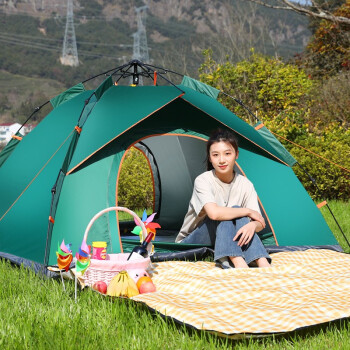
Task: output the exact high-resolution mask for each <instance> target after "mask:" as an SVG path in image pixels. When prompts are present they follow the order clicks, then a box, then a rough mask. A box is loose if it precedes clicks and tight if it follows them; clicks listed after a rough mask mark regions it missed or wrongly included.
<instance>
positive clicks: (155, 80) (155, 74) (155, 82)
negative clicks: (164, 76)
mask: <svg viewBox="0 0 350 350" xmlns="http://www.w3.org/2000/svg"><path fill="white" fill-rule="evenodd" d="M153 76H154V79H153V85H157V71H156V70H155V71H154V73H153Z"/></svg>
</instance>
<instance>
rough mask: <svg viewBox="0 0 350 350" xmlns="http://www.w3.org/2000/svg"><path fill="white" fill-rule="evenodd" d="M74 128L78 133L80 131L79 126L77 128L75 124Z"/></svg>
mask: <svg viewBox="0 0 350 350" xmlns="http://www.w3.org/2000/svg"><path fill="white" fill-rule="evenodd" d="M74 129H75V130H76V131H77V133H78V134H80V133H81V128H79V126H76V127H75V128H74Z"/></svg>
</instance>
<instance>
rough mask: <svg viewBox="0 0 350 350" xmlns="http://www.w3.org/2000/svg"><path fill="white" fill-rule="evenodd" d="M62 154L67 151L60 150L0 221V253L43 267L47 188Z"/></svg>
mask: <svg viewBox="0 0 350 350" xmlns="http://www.w3.org/2000/svg"><path fill="white" fill-rule="evenodd" d="M67 146H68V145H67ZM66 151H67V147H62V148H61V149H60V151H59V152H58V153H57V154H56V157H55V158H53V159H52V161H51V162H50V163H49V164H48V165H47V167H45V169H44V170H43V171H42V172H41V173H40V174H39V176H38V177H37V178H36V179H35V181H34V182H33V183H32V184H31V186H29V187H28V189H27V190H26V191H25V192H24V193H23V194H22V196H21V197H20V198H19V199H18V201H17V202H16V203H15V205H14V206H13V207H12V208H11V210H9V211H8V213H7V214H6V215H5V216H4V217H3V219H2V220H1V221H0V247H1V250H2V251H4V252H7V253H10V254H13V255H16V256H20V257H23V258H25V259H29V260H32V261H35V262H38V263H41V264H42V263H44V255H45V246H46V236H47V227H48V222H49V221H48V219H49V214H50V203H51V188H52V186H53V184H54V182H55V180H56V177H57V174H58V171H59V168H60V166H61V164H62V158H63V157H64V156H65V153H66ZM7 181H8V180H7Z"/></svg>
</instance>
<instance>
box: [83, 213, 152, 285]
mask: <svg viewBox="0 0 350 350" xmlns="http://www.w3.org/2000/svg"><path fill="white" fill-rule="evenodd" d="M118 210H119V211H124V212H126V213H129V214H130V215H132V216H133V217H134V219H135V220H136V222H138V223H139V225H140V226H141V228H142V234H143V239H145V238H146V236H147V230H146V228H145V225H144V224H143V222H142V221H141V219H140V218H139V217H138V216H137V215H136V214H135V213H134V212H133V211H131V210H129V209H127V208H124V207H110V208H106V209H103V210H101V211H100V212H98V213H97V214H96V215H95V216H94V217H93V218H92V219H91V221H90V222H89V224H88V225H87V227H86V230H85V234H84V241H85V242H86V240H87V237H88V233H89V230H90V228H91V226H92V225H93V223H94V222H95V220H97V219H98V218H99V217H100V216H102V215H103V214H105V213H107V212H110V211H118ZM149 248H150V249H151V247H149ZM128 256H129V253H119V254H107V255H106V260H97V259H91V260H90V266H89V267H88V268H87V270H86V271H85V274H84V284H85V285H87V286H92V285H93V284H94V283H95V282H98V281H103V282H105V283H106V284H107V285H108V284H109V282H110V281H111V280H112V278H113V277H114V276H115V275H117V274H118V273H119V272H120V271H123V270H126V271H128V270H146V269H147V267H148V266H149V265H150V262H151V260H150V258H149V257H147V258H144V259H140V260H131V261H128V260H127V258H128Z"/></svg>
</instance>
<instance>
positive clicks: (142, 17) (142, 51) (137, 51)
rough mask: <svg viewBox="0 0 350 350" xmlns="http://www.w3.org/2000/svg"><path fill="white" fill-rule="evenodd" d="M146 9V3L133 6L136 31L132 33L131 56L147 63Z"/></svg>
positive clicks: (140, 83) (141, 83) (140, 81)
mask: <svg viewBox="0 0 350 350" xmlns="http://www.w3.org/2000/svg"><path fill="white" fill-rule="evenodd" d="M147 9H148V6H147V5H145V6H141V7H137V8H135V11H136V18H137V32H136V33H134V34H133V35H132V36H133V37H134V46H133V54H132V58H133V59H134V60H139V61H141V62H143V63H149V54H148V44H147V35H146V16H147ZM139 85H143V81H142V77H140V80H139Z"/></svg>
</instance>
